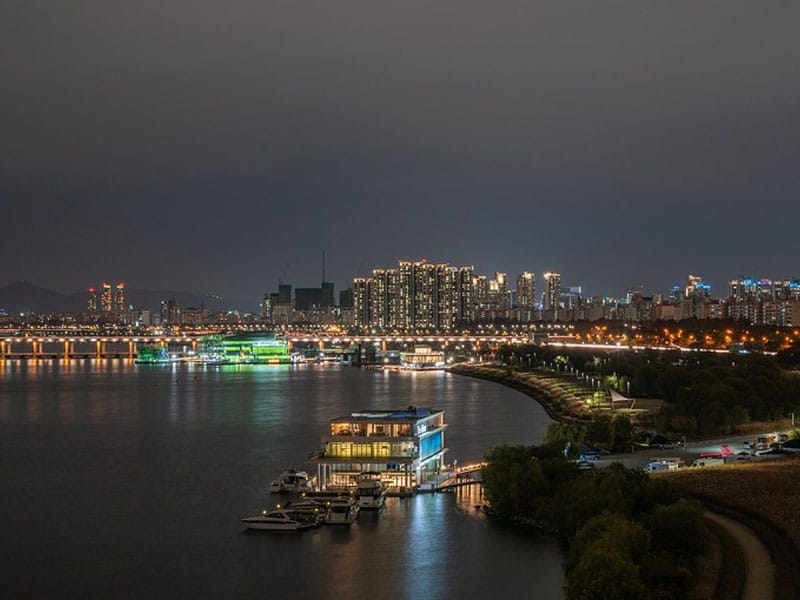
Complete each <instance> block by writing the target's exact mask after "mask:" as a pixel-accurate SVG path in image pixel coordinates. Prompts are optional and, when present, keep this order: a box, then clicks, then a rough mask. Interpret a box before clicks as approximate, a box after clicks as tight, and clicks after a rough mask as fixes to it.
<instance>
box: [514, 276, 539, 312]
mask: <svg viewBox="0 0 800 600" xmlns="http://www.w3.org/2000/svg"><path fill="white" fill-rule="evenodd" d="M517 306H518V307H519V308H533V307H534V306H536V275H534V274H533V273H528V272H527V271H526V272H525V273H522V274H521V275H520V276H519V277H517Z"/></svg>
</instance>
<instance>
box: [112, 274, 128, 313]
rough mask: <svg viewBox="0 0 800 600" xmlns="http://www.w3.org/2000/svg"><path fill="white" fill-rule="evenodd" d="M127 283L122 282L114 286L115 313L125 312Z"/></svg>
mask: <svg viewBox="0 0 800 600" xmlns="http://www.w3.org/2000/svg"><path fill="white" fill-rule="evenodd" d="M125 310H126V307H125V284H124V283H122V282H120V283H118V284H117V287H116V288H114V314H116V315H117V316H122V315H124V314H125Z"/></svg>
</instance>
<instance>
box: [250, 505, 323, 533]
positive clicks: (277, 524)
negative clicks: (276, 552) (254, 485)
mask: <svg viewBox="0 0 800 600" xmlns="http://www.w3.org/2000/svg"><path fill="white" fill-rule="evenodd" d="M242 524H243V525H244V526H245V527H247V528H248V529H260V530H264V531H300V530H302V529H310V528H311V527H313V526H314V525H313V523H309V522H305V521H302V520H300V519H296V518H294V517H293V515H291V514H290V513H289V512H287V511H285V510H280V509H277V510H272V511H269V512H267V511H266V510H265V511H263V512H262V513H261V514H260V515H256V516H253V517H244V518H243V519H242Z"/></svg>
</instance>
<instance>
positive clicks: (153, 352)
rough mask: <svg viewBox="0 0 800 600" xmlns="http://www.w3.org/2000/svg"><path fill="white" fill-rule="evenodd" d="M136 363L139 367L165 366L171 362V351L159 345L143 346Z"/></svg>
mask: <svg viewBox="0 0 800 600" xmlns="http://www.w3.org/2000/svg"><path fill="white" fill-rule="evenodd" d="M134 362H135V363H136V364H139V365H164V364H167V363H168V362H170V358H169V351H168V350H167V349H166V348H165V347H164V346H159V345H147V346H142V347H141V348H139V354H138V355H137V356H136V360H135V361H134Z"/></svg>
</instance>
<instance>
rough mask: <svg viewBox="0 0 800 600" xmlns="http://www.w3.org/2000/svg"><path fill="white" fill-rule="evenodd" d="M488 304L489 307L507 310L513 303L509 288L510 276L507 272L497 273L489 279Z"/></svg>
mask: <svg viewBox="0 0 800 600" xmlns="http://www.w3.org/2000/svg"><path fill="white" fill-rule="evenodd" d="M487 304H488V307H489V308H494V309H496V310H506V309H507V308H508V307H509V306H510V304H511V296H510V294H509V290H508V277H507V276H506V274H505V273H495V274H494V278H492V279H490V280H489V290H488V298H487Z"/></svg>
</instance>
